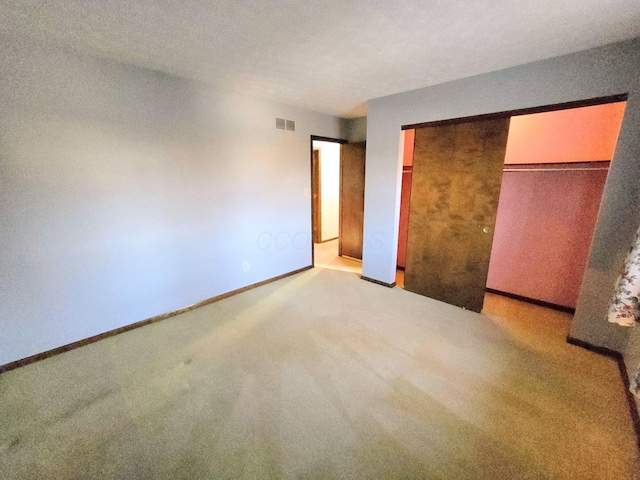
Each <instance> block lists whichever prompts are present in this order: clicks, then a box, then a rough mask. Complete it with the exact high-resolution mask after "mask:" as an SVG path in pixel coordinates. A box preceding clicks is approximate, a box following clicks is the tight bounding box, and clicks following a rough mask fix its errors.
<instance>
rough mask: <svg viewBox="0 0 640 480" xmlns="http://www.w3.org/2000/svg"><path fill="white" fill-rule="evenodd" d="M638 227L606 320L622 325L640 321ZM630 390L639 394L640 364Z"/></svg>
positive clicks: (639, 235) (639, 238) (639, 248)
mask: <svg viewBox="0 0 640 480" xmlns="http://www.w3.org/2000/svg"><path fill="white" fill-rule="evenodd" d="M639 296H640V229H638V232H637V233H636V238H635V240H634V242H633V245H632V246H631V251H630V252H629V255H628V256H627V260H626V261H625V264H624V271H623V272H622V275H620V277H618V281H617V282H616V290H615V294H614V295H613V298H612V299H611V305H610V306H609V314H608V318H607V319H608V320H609V322H611V323H617V324H618V325H622V326H624V327H633V326H636V325H637V324H638V322H639V321H640V308H639V306H638V297H639ZM631 392H632V393H634V394H635V395H637V396H640V366H639V367H638V369H637V370H636V373H635V374H634V375H633V378H632V379H631Z"/></svg>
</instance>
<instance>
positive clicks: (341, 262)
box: [314, 239, 362, 275]
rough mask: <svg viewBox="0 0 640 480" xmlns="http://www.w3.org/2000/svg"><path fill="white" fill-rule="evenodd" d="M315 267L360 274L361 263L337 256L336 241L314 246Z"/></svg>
mask: <svg viewBox="0 0 640 480" xmlns="http://www.w3.org/2000/svg"><path fill="white" fill-rule="evenodd" d="M314 255H315V266H316V267H320V268H330V269H332V270H342V271H345V272H351V273H357V274H358V275H361V274H362V262H361V261H360V260H355V259H352V258H349V257H340V256H339V255H338V239H335V240H331V241H328V242H323V243H316V244H314Z"/></svg>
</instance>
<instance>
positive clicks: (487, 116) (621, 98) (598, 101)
mask: <svg viewBox="0 0 640 480" xmlns="http://www.w3.org/2000/svg"><path fill="white" fill-rule="evenodd" d="M628 97H629V94H627V93H622V94H619V95H610V96H608V97H597V98H590V99H588V100H578V101H575V102H565V103H554V104H552V105H543V106H540V107H531V108H520V109H517V110H506V111H504V112H495V113H484V114H482V115H471V116H469V117H457V118H449V119H446V120H434V121H432V122H423V123H413V124H411V125H402V127H401V130H415V129H416V128H422V127H440V126H443V125H453V124H456V123H467V122H474V121H479V120H491V119H494V118H505V117H517V116H520V115H531V114H532V113H543V112H553V111H556V110H570V109H572V108H580V107H593V106H595V105H604V104H606V103H617V102H626V101H627V99H628Z"/></svg>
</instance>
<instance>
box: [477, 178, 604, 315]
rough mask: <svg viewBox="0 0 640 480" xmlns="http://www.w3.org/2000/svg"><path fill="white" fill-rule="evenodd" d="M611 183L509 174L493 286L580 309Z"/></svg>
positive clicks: (498, 226) (499, 220) (494, 256)
mask: <svg viewBox="0 0 640 480" xmlns="http://www.w3.org/2000/svg"><path fill="white" fill-rule="evenodd" d="M606 178H607V171H606V170H592V171H558V172H505V173H504V175H503V177H502V190H501V192H500V203H499V205H498V217H497V220H496V227H495V234H494V238H493V248H492V251H491V263H490V264H489V277H488V279H487V287H488V288H493V289H495V290H500V291H503V292H508V293H513V294H516V295H521V296H523V297H527V298H533V299H536V300H542V301H545V302H549V303H554V304H556V305H563V306H566V307H571V308H575V307H576V304H577V301H578V293H579V291H580V285H581V283H582V276H583V274H584V269H585V267H586V262H587V257H588V255H589V247H590V245H591V237H592V235H593V228H594V226H595V223H596V218H597V216H598V209H599V207H600V199H601V197H602V191H603V190H604V183H605V181H606Z"/></svg>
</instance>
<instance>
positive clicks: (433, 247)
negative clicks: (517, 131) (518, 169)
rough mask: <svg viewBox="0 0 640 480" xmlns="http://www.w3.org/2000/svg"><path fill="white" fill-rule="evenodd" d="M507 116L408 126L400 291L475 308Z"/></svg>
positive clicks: (492, 220)
mask: <svg viewBox="0 0 640 480" xmlns="http://www.w3.org/2000/svg"><path fill="white" fill-rule="evenodd" d="M508 132H509V118H505V119H496V120H485V121H474V122H468V123H459V124H454V125H445V126H435V127H425V128H419V129H416V137H415V151H414V159H413V175H412V182H411V205H410V208H409V234H408V241H407V264H406V271H405V289H406V290H409V291H411V292H415V293H419V294H421V295H425V296H427V297H431V298H435V299H436V300H441V301H443V302H446V303H449V304H452V305H457V306H459V307H465V308H467V309H469V310H473V311H475V312H480V311H481V310H482V305H483V303H484V293H485V287H486V283H487V273H488V270H489V258H490V256H491V243H492V241H493V230H494V225H495V221H496V212H497V209H498V200H499V197H500V184H501V181H502V170H503V166H504V156H505V151H506V146H507V134H508Z"/></svg>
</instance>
